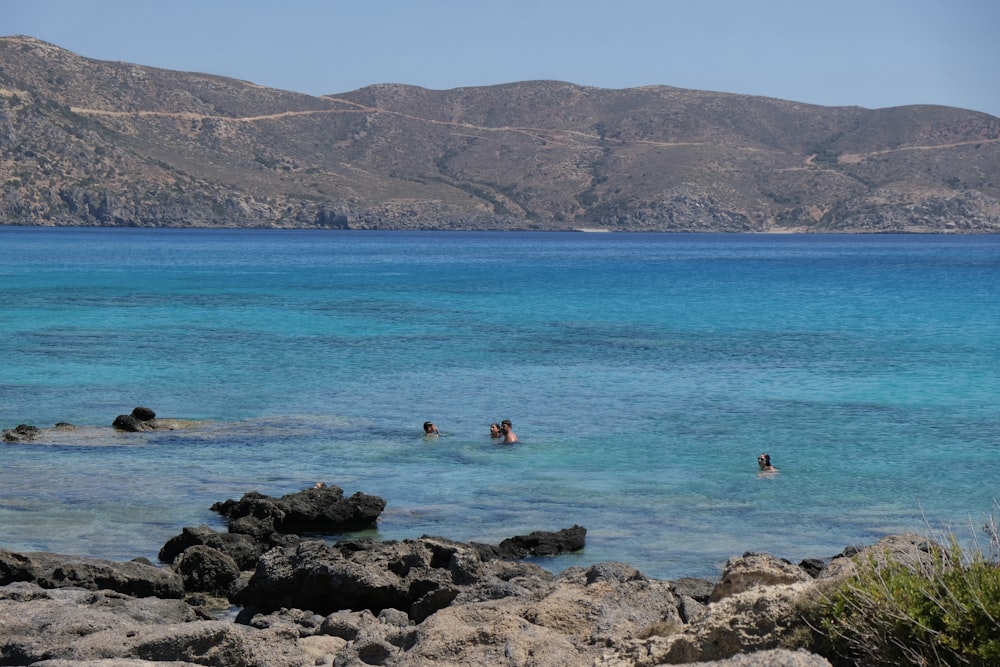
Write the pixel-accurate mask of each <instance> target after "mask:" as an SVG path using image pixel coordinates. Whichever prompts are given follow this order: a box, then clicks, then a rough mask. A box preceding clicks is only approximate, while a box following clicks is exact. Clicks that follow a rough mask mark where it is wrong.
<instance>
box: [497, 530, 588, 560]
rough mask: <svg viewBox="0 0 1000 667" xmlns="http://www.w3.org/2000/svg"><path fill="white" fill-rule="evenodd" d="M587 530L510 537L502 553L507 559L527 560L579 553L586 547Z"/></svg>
mask: <svg viewBox="0 0 1000 667" xmlns="http://www.w3.org/2000/svg"><path fill="white" fill-rule="evenodd" d="M586 537H587V529H586V528H584V527H583V526H573V527H572V528H563V529H562V530H560V531H558V532H555V533H552V532H547V531H541V530H536V531H534V532H532V533H529V534H528V535H518V536H515V537H509V538H507V539H506V540H504V541H503V542H501V543H500V552H501V553H502V554H508V555H505V558H525V557H527V556H555V555H557V554H562V553H571V552H573V551H579V550H580V549H582V548H583V547H584V545H585V542H586Z"/></svg>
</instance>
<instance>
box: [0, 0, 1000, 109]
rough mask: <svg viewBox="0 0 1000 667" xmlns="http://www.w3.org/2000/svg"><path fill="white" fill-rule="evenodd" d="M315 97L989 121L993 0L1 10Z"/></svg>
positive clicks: (0, 14) (70, 43) (39, 28)
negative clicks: (564, 91)
mask: <svg viewBox="0 0 1000 667" xmlns="http://www.w3.org/2000/svg"><path fill="white" fill-rule="evenodd" d="M15 34H22V35H30V36H32V37H37V38H39V39H43V40H45V41H48V42H52V43H54V44H56V45H57V46H61V47H63V48H66V49H69V50H70V51H73V52H75V53H78V54H80V55H83V56H86V57H88V58H96V59H100V60H122V61H127V62H133V63H138V64H141V65H151V66H155V67H163V68H167V69H175V70H184V71H196V72H207V73H211V74H220V75H223V76H230V77H235V78H239V79H245V80H248V81H253V82H255V83H258V84H261V85H265V86H272V87H275V88H282V89H285V90H294V91H299V92H303V93H309V94H313V95H322V94H328V93H340V92H346V91H350V90H354V89H356V88H360V87H362V86H366V85H369V84H373V83H407V84H413V85H417V86H424V87H427V88H437V89H443V88H457V87H463V86H481V85H491V84H497V83H507V82H511V81H525V80H531V79H556V80H560V81H569V82H572V83H578V84H584V85H590V86H599V87H602V88H628V87H632V86H644V85H654V84H664V85H671V86H679V87H682V88H696V89H701V90H716V91H724V92H733V93H746V94H752V95H767V96H770V97H779V98H783V99H788V100H796V101H800V102H808V103H813V104H824V105H858V106H864V107H870V108H875V107H886V106H896V105H902V104H943V105H949V106H956V107H962V108H966V109H975V110H977V111H985V112H987V113H991V114H993V115H995V116H1000V0H511V1H504V0H392V1H390V0H315V1H312V0H280V1H279V0H266V1H265V0H157V1H155V2H154V1H152V0H0V35H15Z"/></svg>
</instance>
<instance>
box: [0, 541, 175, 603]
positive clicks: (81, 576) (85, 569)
mask: <svg viewBox="0 0 1000 667" xmlns="http://www.w3.org/2000/svg"><path fill="white" fill-rule="evenodd" d="M15 581H27V582H33V583H37V584H38V585H39V586H42V587H44V588H67V587H78V588H85V589H87V590H92V591H96V590H104V589H107V590H112V591H117V592H119V593H124V594H126V595H132V596H134V597H150V596H153V597H159V598H166V599H172V598H180V597H182V596H183V594H184V585H183V582H182V581H181V578H180V576H179V575H177V574H176V573H174V572H172V571H170V570H169V569H165V568H158V567H153V566H151V565H147V564H145V563H141V562H136V561H130V562H127V563H116V562H113V561H109V560H103V559H99V558H88V557H86V556H64V555H59V554H49V553H15V552H13V551H7V550H5V549H0V585H5V584H9V583H11V582H15Z"/></svg>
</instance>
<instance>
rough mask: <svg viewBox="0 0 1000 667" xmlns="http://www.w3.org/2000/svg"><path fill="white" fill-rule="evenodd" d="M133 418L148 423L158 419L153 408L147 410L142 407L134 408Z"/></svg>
mask: <svg viewBox="0 0 1000 667" xmlns="http://www.w3.org/2000/svg"><path fill="white" fill-rule="evenodd" d="M132 416H133V417H135V418H136V419H138V420H139V421H141V422H148V421H153V420H154V419H156V413H155V412H154V411H153V409H152V408H145V407H141V406H140V407H135V408H132Z"/></svg>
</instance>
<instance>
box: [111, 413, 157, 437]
mask: <svg viewBox="0 0 1000 667" xmlns="http://www.w3.org/2000/svg"><path fill="white" fill-rule="evenodd" d="M111 426H113V427H114V428H116V429H118V430H119V431H128V432H129V433H137V432H139V431H149V430H150V427H149V426H148V425H147V424H146V422H144V421H142V420H141V419H136V418H135V417H133V416H132V415H118V416H117V417H115V420H114V421H113V422H111Z"/></svg>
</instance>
